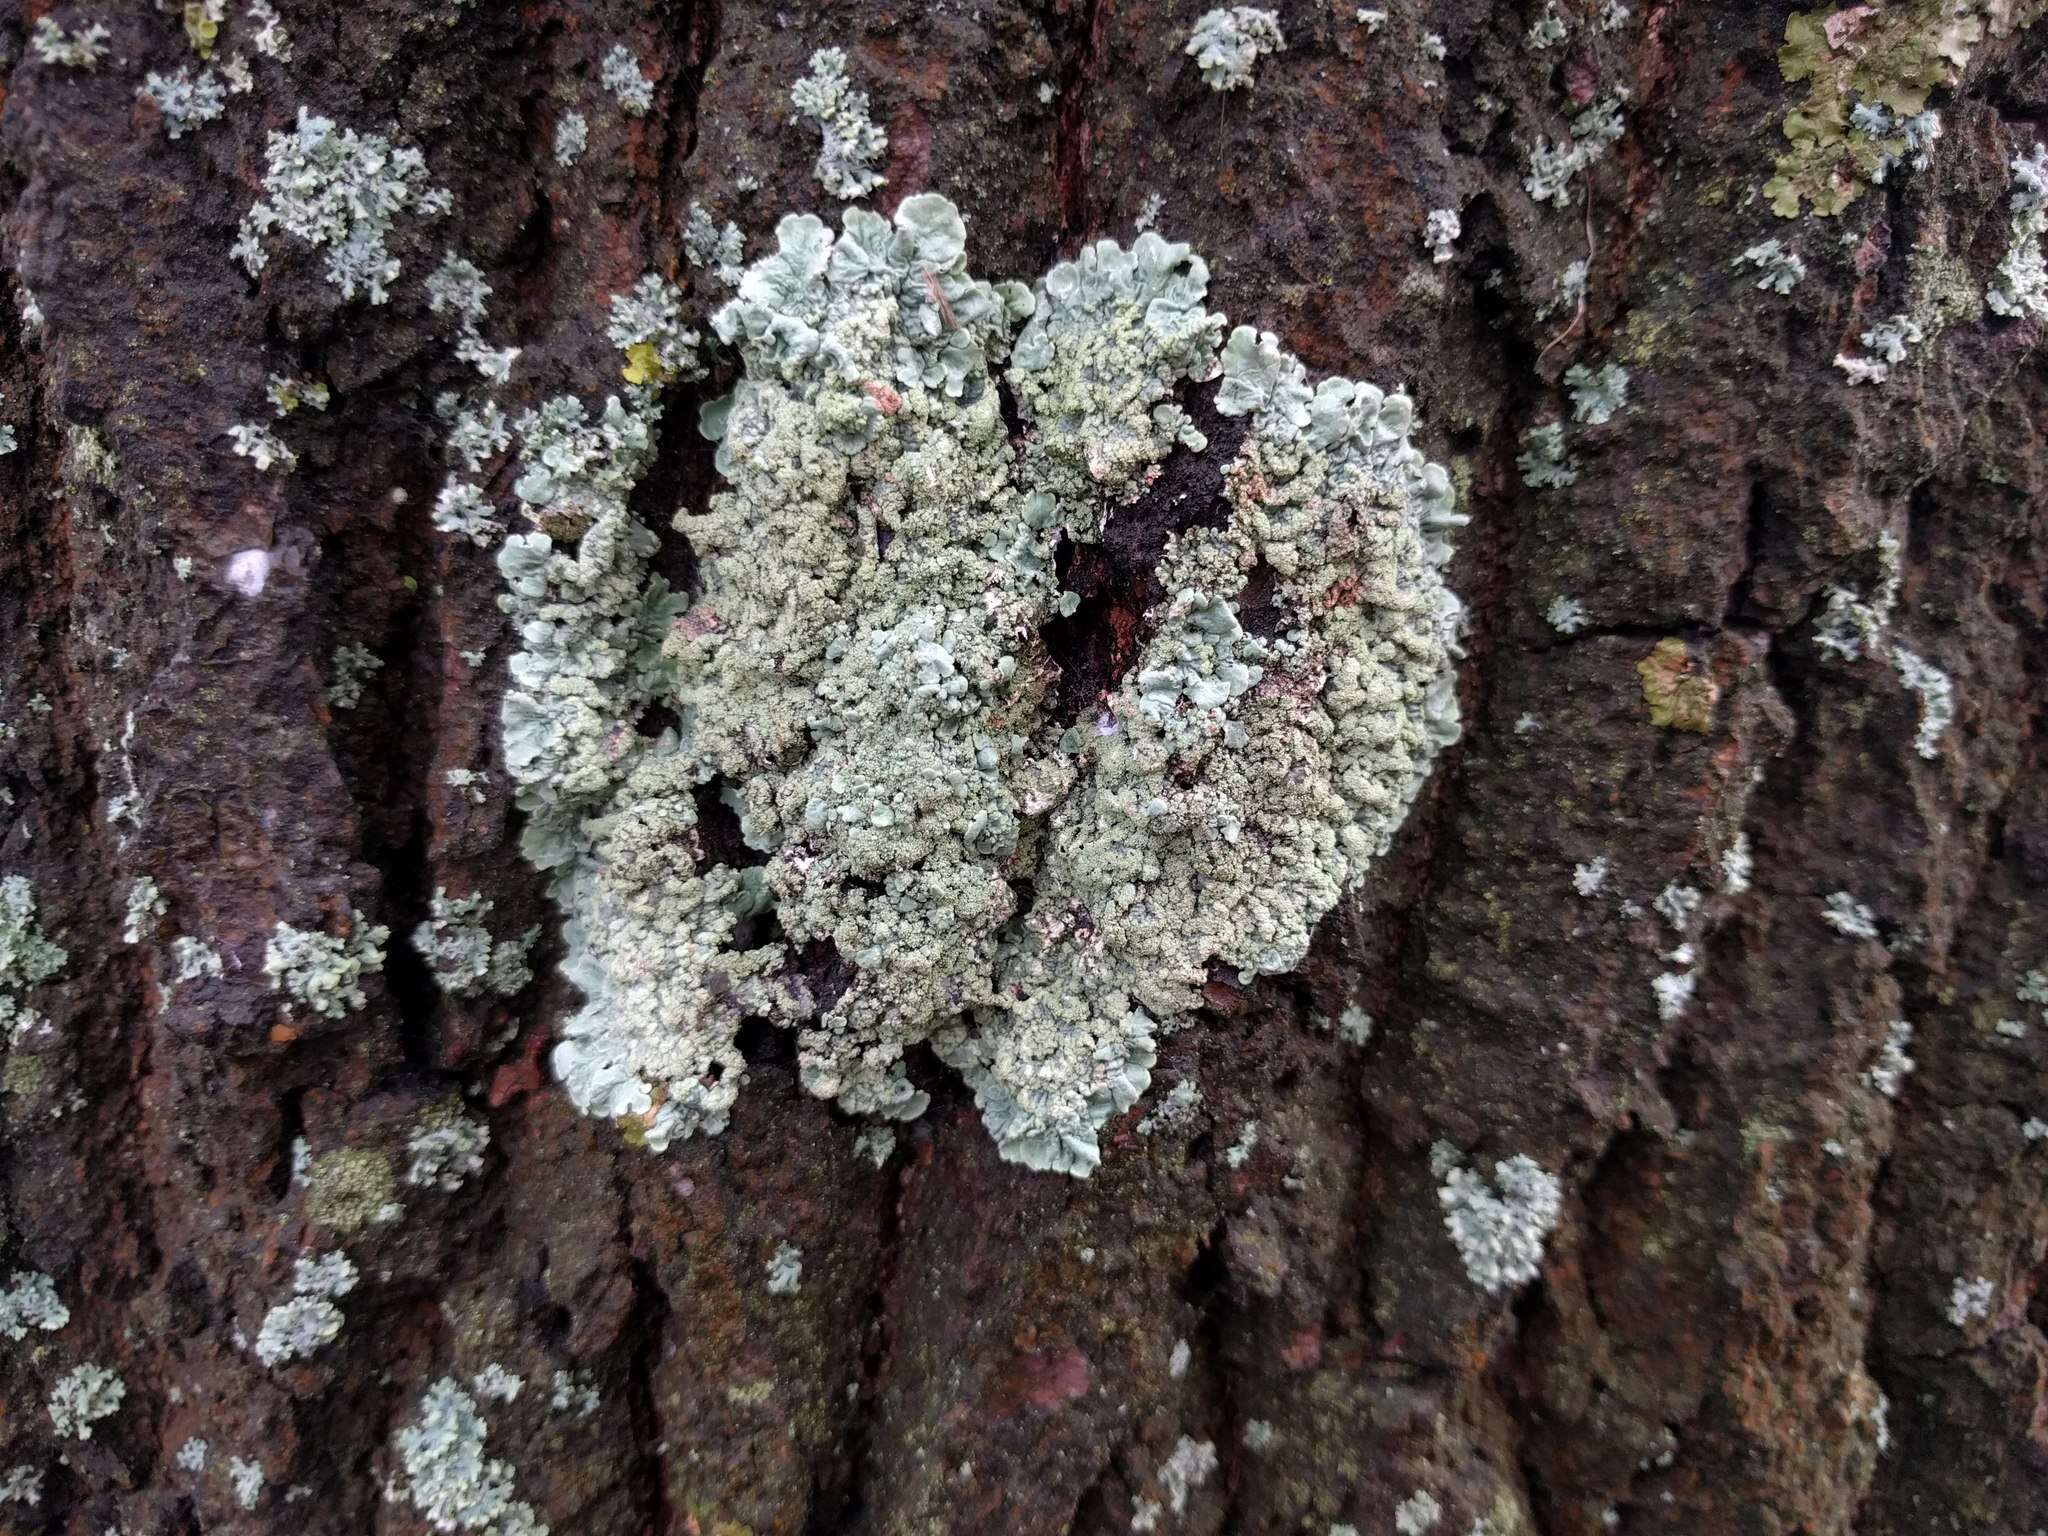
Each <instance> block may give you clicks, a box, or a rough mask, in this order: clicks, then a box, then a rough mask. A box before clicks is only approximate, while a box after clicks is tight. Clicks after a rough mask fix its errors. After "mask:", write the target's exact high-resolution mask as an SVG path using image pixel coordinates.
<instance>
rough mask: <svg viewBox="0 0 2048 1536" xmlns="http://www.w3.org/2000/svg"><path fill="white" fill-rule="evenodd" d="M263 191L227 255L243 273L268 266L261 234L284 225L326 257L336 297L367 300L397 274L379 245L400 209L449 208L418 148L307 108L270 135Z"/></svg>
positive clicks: (384, 294) (383, 294) (394, 261)
mask: <svg viewBox="0 0 2048 1536" xmlns="http://www.w3.org/2000/svg"><path fill="white" fill-rule="evenodd" d="M263 190H264V193H265V196H263V197H262V198H259V199H258V200H257V201H256V202H255V203H254V204H252V205H251V207H250V209H249V211H248V213H247V214H245V215H244V216H243V218H242V223H241V227H240V230H239V231H238V232H237V234H236V237H235V243H234V245H233V247H232V248H231V249H230V251H229V254H230V255H231V256H233V257H235V258H236V259H237V260H239V261H240V262H241V263H242V265H243V266H244V267H245V268H246V269H247V270H248V272H249V275H250V276H251V277H254V276H257V275H258V274H260V273H261V272H262V271H263V269H264V268H265V267H266V266H267V265H269V262H270V253H269V251H268V250H267V249H265V247H264V244H263V241H264V237H265V236H267V235H269V234H270V233H271V232H272V231H275V230H281V231H283V232H284V233H285V234H287V235H290V236H292V237H293V238H294V239H296V240H298V241H300V242H301V243H303V244H305V245H308V246H310V247H312V248H313V249H315V250H318V251H322V252H324V253H325V255H326V260H327V280H328V281H329V282H330V283H332V284H333V285H334V286H335V288H336V289H337V290H338V291H339V292H340V294H341V297H342V298H344V299H353V298H354V297H355V296H356V295H357V294H358V293H359V292H360V293H363V294H365V295H367V297H368V298H369V301H370V302H371V303H372V304H382V303H384V302H386V300H388V299H389V298H390V296H391V295H390V285H391V284H392V283H393V282H395V281H396V280H397V278H398V273H399V270H400V267H399V261H398V258H397V257H395V256H393V255H392V254H391V252H390V249H389V247H388V246H387V245H386V243H385V242H386V241H387V240H388V239H389V237H390V236H391V233H392V229H393V226H394V224H395V222H396V220H397V217H398V215H399V214H400V213H402V212H404V211H406V210H407V209H409V208H410V209H413V210H415V211H420V212H434V211H437V210H438V211H445V208H446V196H447V195H446V194H445V193H439V194H438V195H436V192H435V189H433V188H430V187H429V185H428V182H427V162H426V159H425V157H424V156H422V155H421V154H420V152H419V151H418V150H417V149H414V148H412V147H411V146H409V145H395V144H393V143H392V142H391V141H390V140H389V139H387V138H385V137H384V136H383V135H382V134H376V133H358V132H357V131H356V130H355V129H353V128H341V127H338V126H336V124H335V123H334V122H333V120H332V119H330V118H325V117H320V116H318V115H317V114H315V113H312V112H308V111H307V110H306V109H305V108H303V107H301V108H300V109H299V117H298V123H297V125H296V126H295V127H294V128H293V130H292V131H291V132H290V133H273V134H271V135H270V139H269V145H268V148H267V150H266V152H265V168H264V175H263Z"/></svg>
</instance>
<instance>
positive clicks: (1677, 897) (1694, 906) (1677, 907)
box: [1650, 880, 1706, 933]
mask: <svg viewBox="0 0 2048 1536" xmlns="http://www.w3.org/2000/svg"><path fill="white" fill-rule="evenodd" d="M1705 900H1706V897H1705V895H1704V894H1702V893H1701V892H1700V891H1699V890H1697V889H1696V888H1694V887H1693V886H1690V885H1680V884H1679V883H1678V882H1677V881H1675V880H1674V881H1672V882H1671V883H1670V884H1668V885H1666V886H1665V887H1664V889H1663V890H1661V891H1659V892H1658V893H1657V899H1656V900H1655V901H1653V902H1651V903H1650V906H1651V908H1652V910H1654V911H1655V912H1656V913H1657V915H1658V916H1659V917H1661V918H1663V919H1664V921H1665V922H1667V923H1669V924H1670V925H1671V926H1672V927H1674V928H1676V929H1678V930H1679V932H1681V933H1683V932H1684V931H1685V930H1686V929H1687V928H1689V927H1691V926H1692V920H1693V918H1694V917H1696V916H1697V915H1698V914H1699V910H1700V905H1701V903H1702V902H1704V901H1705Z"/></svg>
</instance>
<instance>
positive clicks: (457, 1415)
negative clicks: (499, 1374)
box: [390, 1376, 548, 1536]
mask: <svg viewBox="0 0 2048 1536" xmlns="http://www.w3.org/2000/svg"><path fill="white" fill-rule="evenodd" d="M489 1432H490V1425H489V1424H488V1423H486V1422H485V1420H484V1417H483V1415H482V1414H481V1413H480V1412H478V1411H477V1405H476V1399H475V1398H473V1397H471V1396H470V1395H469V1394H468V1393H467V1392H465V1391H463V1390H462V1388H461V1386H460V1385H458V1384H457V1383H456V1381H455V1380H454V1378H452V1377H448V1376H443V1377H442V1378H441V1379H440V1380H439V1381H437V1382H435V1383H434V1384H433V1385H432V1386H431V1387H429V1388H427V1390H426V1392H425V1394H424V1395H423V1396H422V1397H421V1398H420V1409H419V1417H418V1418H417V1419H416V1420H415V1421H414V1422H413V1423H411V1424H408V1425H405V1426H404V1427H403V1428H401V1429H400V1430H399V1431H398V1433H397V1434H396V1436H395V1437H394V1438H393V1444H394V1445H395V1446H396V1447H397V1450H398V1458H399V1462H400V1464H401V1465H402V1466H403V1467H404V1469H405V1475H404V1477H403V1478H402V1479H397V1480H394V1481H393V1483H392V1485H391V1490H390V1493H391V1497H392V1498H393V1499H409V1500H410V1501H411V1503H412V1506H413V1508H414V1509H416V1510H418V1511H419V1513H420V1514H421V1515H422V1516H424V1517H425V1518H426V1519H427V1521H428V1522H429V1523H431V1524H432V1525H433V1526H434V1527H435V1528H436V1529H437V1530H442V1531H472V1532H477V1533H479V1536H547V1533H548V1528H547V1526H545V1525H543V1524H542V1523H541V1522H540V1520H539V1519H538V1518H537V1517H536V1516H535V1514H534V1512H533V1506H532V1505H530V1504H527V1503H526V1502H524V1501H523V1500H520V1499H516V1498H514V1497H513V1477H514V1475H515V1473H514V1470H513V1467H512V1464H511V1463H510V1462H506V1461H499V1460H496V1459H493V1458H487V1457H486V1455H485V1453H484V1452H485V1444H484V1440H485V1436H486V1435H488V1434H489Z"/></svg>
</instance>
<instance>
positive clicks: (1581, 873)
mask: <svg viewBox="0 0 2048 1536" xmlns="http://www.w3.org/2000/svg"><path fill="white" fill-rule="evenodd" d="M1608 869H1609V865H1608V862H1607V856H1606V855H1605V854H1601V855H1600V856H1598V857H1597V858H1594V859H1593V860H1591V861H1590V862H1589V863H1585V864H1574V865H1573V866H1572V889H1573V890H1575V891H1577V892H1578V893H1579V894H1580V895H1581V896H1592V895H1595V894H1597V893H1598V892H1599V890H1600V887H1601V886H1603V885H1605V884H1606V883H1607V872H1608Z"/></svg>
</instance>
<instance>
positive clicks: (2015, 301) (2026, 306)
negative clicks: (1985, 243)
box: [1984, 144, 2048, 320]
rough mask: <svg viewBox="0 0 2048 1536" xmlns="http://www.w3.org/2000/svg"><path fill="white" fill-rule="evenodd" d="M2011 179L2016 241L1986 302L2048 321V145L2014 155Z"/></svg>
mask: <svg viewBox="0 0 2048 1536" xmlns="http://www.w3.org/2000/svg"><path fill="white" fill-rule="evenodd" d="M2012 179H2013V187H2012V194H2011V196H2010V197H2009V198H2008V200H2007V201H2008V205H2009V206H2010V208H2011V209H2012V243H2011V244H2010V245H2009V246H2007V247H2006V252H2005V255H2004V256H2003V257H2001V258H2000V259H1999V263H1998V271H1997V273H1996V275H1995V276H1994V277H1993V278H1992V280H1991V285H1990V286H1989V287H1988V288H1986V289H1985V291H1984V302H1985V304H1987V305H1988V306H1989V307H1990V308H1991V310H1992V311H1993V312H1994V313H1996V314H2001V315H2008V316H2011V317H2013V318H2015V319H2018V318H2031V319H2034V320H2048V258H2044V256H2043V253H2042V237H2043V236H2044V235H2048V144H2036V145H2035V146H2034V147H2033V151H2032V153H2031V154H2027V155H2015V156H2013V159H2012Z"/></svg>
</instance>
